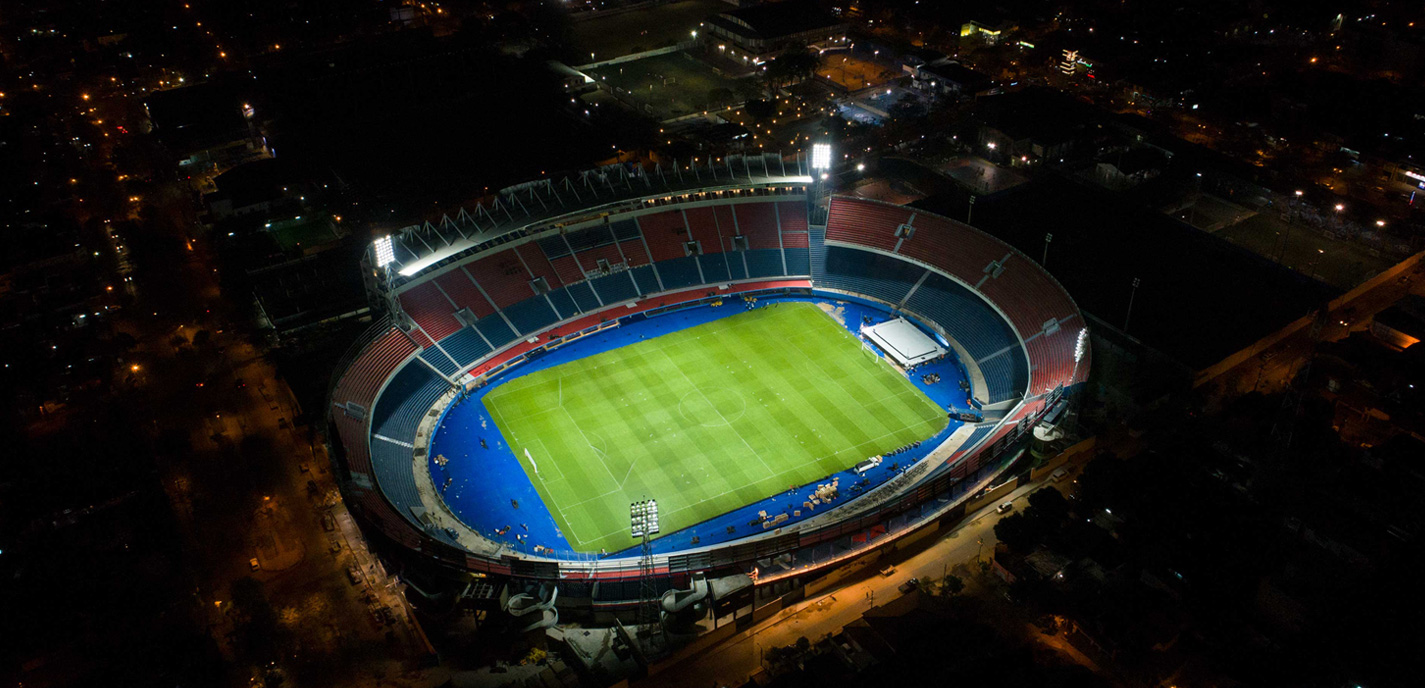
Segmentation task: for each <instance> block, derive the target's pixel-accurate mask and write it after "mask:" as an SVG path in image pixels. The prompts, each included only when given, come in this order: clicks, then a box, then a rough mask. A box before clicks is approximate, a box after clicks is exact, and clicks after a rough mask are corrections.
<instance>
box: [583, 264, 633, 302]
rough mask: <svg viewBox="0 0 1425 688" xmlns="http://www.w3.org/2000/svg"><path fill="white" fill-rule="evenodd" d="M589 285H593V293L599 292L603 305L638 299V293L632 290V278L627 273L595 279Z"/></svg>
mask: <svg viewBox="0 0 1425 688" xmlns="http://www.w3.org/2000/svg"><path fill="white" fill-rule="evenodd" d="M589 283H590V284H592V285H593V287H594V291H597V292H599V298H601V299H603V300H604V305H609V304H614V303H619V302H620V301H628V300H629V299H636V298H638V292H637V291H635V290H634V288H633V278H632V277H630V276H629V274H628V273H627V272H615V273H614V274H612V275H606V276H604V277H595V278H594V279H592V280H589Z"/></svg>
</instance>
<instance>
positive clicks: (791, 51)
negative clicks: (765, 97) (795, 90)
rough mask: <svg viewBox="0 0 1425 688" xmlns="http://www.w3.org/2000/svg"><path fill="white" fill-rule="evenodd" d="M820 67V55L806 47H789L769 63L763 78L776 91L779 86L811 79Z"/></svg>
mask: <svg viewBox="0 0 1425 688" xmlns="http://www.w3.org/2000/svg"><path fill="white" fill-rule="evenodd" d="M819 66H821V56H820V55H819V54H818V53H816V52H814V51H812V50H809V49H807V48H806V47H805V46H799V45H794V46H788V47H787V49H786V50H783V51H782V54H780V55H778V56H776V57H774V58H772V61H771V62H768V63H767V65H766V71H765V72H763V78H764V79H766V81H767V86H768V88H770V89H772V90H776V89H777V87H779V86H785V85H787V84H795V83H797V82H800V81H806V80H807V79H810V78H811V77H812V75H813V74H816V68H817V67H819Z"/></svg>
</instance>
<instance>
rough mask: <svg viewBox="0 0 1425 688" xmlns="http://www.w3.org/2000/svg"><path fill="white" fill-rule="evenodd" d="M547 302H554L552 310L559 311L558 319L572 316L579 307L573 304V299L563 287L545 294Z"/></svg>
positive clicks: (576, 313) (577, 311)
mask: <svg viewBox="0 0 1425 688" xmlns="http://www.w3.org/2000/svg"><path fill="white" fill-rule="evenodd" d="M547 296H548V297H549V302H550V303H552V304H554V310H556V311H559V317H560V319H561V320H562V319H564V318H572V317H574V316H575V315H578V314H579V307H578V306H575V305H574V299H573V298H571V297H570V296H569V292H568V291H567V290H565V289H555V290H554V291H551V292H549V293H548V294H547Z"/></svg>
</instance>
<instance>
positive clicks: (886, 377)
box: [484, 302, 948, 552]
mask: <svg viewBox="0 0 1425 688" xmlns="http://www.w3.org/2000/svg"><path fill="white" fill-rule="evenodd" d="M732 307H734V306H733V305H731V304H729V305H728V306H724V308H732ZM736 307H740V302H739V304H738V306H736ZM484 403H485V407H486V408H487V409H488V410H489V412H490V415H491V417H493V418H494V419H495V422H496V423H497V424H498V425H499V427H500V430H501V432H503V433H504V436H505V440H506V441H507V442H508V443H509V445H510V447H511V448H512V449H513V450H514V453H515V456H516V457H517V458H518V459H519V461H520V464H521V465H522V466H523V467H524V470H525V473H526V474H527V475H529V477H530V480H531V481H532V482H533V483H534V486H535V489H536V491H538V492H539V494H540V497H542V498H543V499H544V501H545V504H546V505H547V506H548V507H549V510H550V512H551V513H552V514H553V515H554V518H555V520H556V521H557V522H558V524H559V527H560V529H561V530H562V531H563V533H564V537H565V538H566V539H567V540H568V541H569V544H570V545H572V546H573V548H574V549H575V550H577V551H584V552H596V551H598V550H600V549H607V550H608V551H610V552H613V551H617V550H621V549H624V548H626V547H630V546H632V545H633V544H635V540H634V539H633V537H632V535H630V533H629V519H628V507H629V503H631V502H633V501H636V500H639V499H643V498H653V499H657V500H658V511H659V516H660V521H661V523H660V525H661V529H662V532H663V533H672V532H674V531H677V530H680V529H682V528H686V527H688V526H691V525H694V524H697V523H700V522H702V521H705V520H708V519H710V518H713V517H715V516H718V515H721V514H723V513H726V512H728V511H732V510H734V509H737V508H738V507H741V506H743V505H746V504H750V503H752V502H756V501H758V500H761V499H763V498H766V497H769V496H771V495H774V494H776V493H778V492H781V491H783V490H786V489H787V488H788V486H790V485H798V486H800V485H804V484H806V483H810V482H812V481H815V480H818V479H820V478H823V477H825V476H827V475H830V474H832V473H835V472H837V471H841V470H845V469H847V468H850V467H851V466H853V465H855V464H856V463H857V462H859V461H862V460H864V459H866V458H867V457H870V456H873V455H876V454H881V453H884V452H886V451H889V450H891V449H895V448H897V447H901V446H904V445H906V444H909V443H911V442H914V441H916V440H921V439H925V438H926V437H929V436H931V435H933V434H935V433H936V432H939V431H940V430H941V429H943V428H944V427H945V426H946V424H947V423H948V421H947V420H946V416H945V411H944V410H943V409H941V408H940V407H938V406H936V405H935V403H934V402H932V401H931V400H930V399H928V398H927V397H926V396H925V395H924V394H922V393H921V392H920V390H918V389H916V388H915V386H914V385H913V384H911V382H910V381H909V380H907V379H905V377H904V376H902V375H900V374H899V373H897V372H896V371H895V370H894V369H892V368H891V367H890V366H889V365H888V364H887V363H885V362H884V361H881V360H880V359H879V358H876V357H873V356H871V355H870V354H869V353H867V352H866V351H864V350H863V349H862V345H861V342H860V341H859V340H858V339H857V338H856V336H855V335H853V334H851V333H850V332H849V331H847V330H846V329H845V328H843V327H841V326H840V325H838V324H837V323H836V322H835V321H833V320H832V319H831V318H830V317H829V316H828V315H827V314H826V313H824V312H822V310H821V309H820V308H819V307H817V306H816V305H814V304H810V303H801V302H796V303H782V304H777V305H774V306H772V307H770V308H758V309H756V310H753V311H750V312H744V313H738V314H736V315H732V316H729V317H726V318H722V319H720V320H716V321H713V322H710V323H705V324H703V325H698V326H695V327H691V328H688V329H686V330H682V331H679V332H674V333H670V334H666V335H663V336H661V337H657V338H655V339H650V340H646V341H640V342H637V343H634V344H630V345H627V346H624V347H622V348H619V349H614V350H612V351H607V352H604V353H602V354H598V355H595V356H591V357H588V358H583V359H579V360H576V361H571V362H569V363H565V364H562V365H559V366H556V367H553V368H549V369H546V370H541V371H537V372H534V373H531V374H529V375H526V376H524V377H520V378H516V379H514V380H511V381H509V382H507V383H505V384H503V385H501V386H499V387H498V388H496V389H494V390H492V391H491V392H490V393H489V394H487V395H486V396H485V399H484ZM526 450H527V451H528V453H529V456H530V457H533V459H534V465H531V463H530V461H529V458H528V457H526V454H525V452H526ZM536 469H537V470H536Z"/></svg>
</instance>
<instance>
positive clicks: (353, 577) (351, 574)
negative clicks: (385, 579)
mask: <svg viewBox="0 0 1425 688" xmlns="http://www.w3.org/2000/svg"><path fill="white" fill-rule="evenodd" d="M346 579H347V580H349V581H351V584H352V585H356V584H358V583H360V582H361V570H360V569H358V568H356V564H352V565H351V566H348V567H346Z"/></svg>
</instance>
